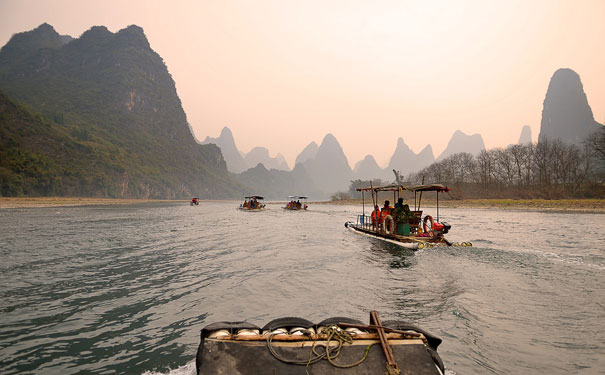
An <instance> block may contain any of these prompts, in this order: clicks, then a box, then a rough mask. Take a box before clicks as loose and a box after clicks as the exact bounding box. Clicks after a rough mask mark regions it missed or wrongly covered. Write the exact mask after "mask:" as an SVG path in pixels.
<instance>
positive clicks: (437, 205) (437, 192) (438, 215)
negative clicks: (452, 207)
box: [437, 190, 439, 222]
mask: <svg viewBox="0 0 605 375" xmlns="http://www.w3.org/2000/svg"><path fill="white" fill-rule="evenodd" d="M437 222H439V190H437Z"/></svg>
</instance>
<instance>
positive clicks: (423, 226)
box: [422, 215, 435, 233]
mask: <svg viewBox="0 0 605 375" xmlns="http://www.w3.org/2000/svg"><path fill="white" fill-rule="evenodd" d="M429 220H430V221H431V227H430V229H427V226H426V222H427V221H429ZM434 225H435V222H434V221H433V217H432V216H431V215H426V216H425V217H424V221H423V222H422V229H423V230H424V233H428V232H432V231H433V226H434Z"/></svg>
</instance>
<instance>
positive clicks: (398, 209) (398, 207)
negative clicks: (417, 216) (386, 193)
mask: <svg viewBox="0 0 605 375" xmlns="http://www.w3.org/2000/svg"><path fill="white" fill-rule="evenodd" d="M413 216H414V213H413V212H412V211H411V210H410V206H408V205H407V204H404V203H403V198H399V200H398V201H397V203H395V218H394V219H395V221H396V222H397V223H404V224H409V223H410V218H412V217H413Z"/></svg>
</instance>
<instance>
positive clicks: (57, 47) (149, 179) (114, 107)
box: [0, 24, 602, 199]
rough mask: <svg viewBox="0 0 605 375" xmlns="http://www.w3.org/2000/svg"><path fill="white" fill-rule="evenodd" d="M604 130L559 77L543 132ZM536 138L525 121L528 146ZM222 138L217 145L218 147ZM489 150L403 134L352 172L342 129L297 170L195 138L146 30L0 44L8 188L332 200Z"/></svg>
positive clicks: (0, 150)
mask: <svg viewBox="0 0 605 375" xmlns="http://www.w3.org/2000/svg"><path fill="white" fill-rule="evenodd" d="M601 128H602V125H601V124H599V123H597V122H596V121H594V117H593V114H592V111H591V109H590V106H589V105H588V101H587V98H586V94H585V93H584V90H583V87H582V83H581V81H580V77H579V75H578V74H577V73H575V72H574V71H572V70H570V69H560V70H558V71H556V72H555V74H554V75H553V77H552V79H551V81H550V84H549V87H548V91H547V93H546V98H545V100H544V108H543V111H542V122H541V129H540V135H539V140H540V142H542V141H545V140H546V139H561V140H563V141H565V142H569V143H572V144H576V145H582V142H583V141H584V140H585V139H586V137H589V136H590V135H591V134H592V133H594V132H595V131H597V130H599V129H601ZM528 142H531V129H530V128H529V126H527V125H526V126H524V127H523V129H522V131H521V135H520V137H519V143H528ZM217 146H218V147H217ZM483 150H485V145H484V142H483V139H482V137H481V135H479V134H473V135H466V134H465V133H463V132H462V131H460V130H456V131H455V132H454V133H453V135H452V138H451V139H450V141H449V143H448V145H447V147H446V149H445V150H444V151H443V153H442V154H441V155H439V156H438V157H437V158H435V156H434V154H433V149H432V147H431V145H426V146H425V147H424V148H423V149H422V151H420V152H419V153H418V154H416V153H415V152H413V151H412V150H411V148H410V147H409V146H408V145H407V144H406V143H405V141H404V138H398V139H397V144H396V147H395V150H394V152H393V154H392V156H391V158H390V159H389V162H388V164H387V166H386V167H385V168H381V167H380V166H379V164H378V163H377V162H376V160H375V158H374V157H373V156H372V155H366V156H365V157H364V158H363V159H362V160H360V161H359V162H358V163H356V164H355V167H354V168H353V169H352V168H351V167H350V164H349V161H348V160H347V157H346V156H345V153H344V152H343V149H342V147H341V146H340V144H339V142H338V140H337V139H336V137H334V136H333V135H332V134H327V135H326V136H325V137H324V139H323V140H322V142H321V144H320V145H318V144H317V143H315V142H311V143H309V145H307V146H306V147H305V148H304V149H303V150H302V151H301V152H300V154H299V155H298V156H297V158H296V162H295V165H294V167H293V169H292V170H290V168H289V166H288V164H287V163H286V161H285V159H284V157H283V156H282V155H280V154H277V155H276V156H274V157H272V156H271V155H270V153H269V150H268V149H266V148H264V147H261V146H259V147H255V148H254V149H252V150H250V152H248V153H246V154H244V153H242V152H240V151H239V150H238V149H237V146H236V143H235V140H234V137H233V134H232V132H231V130H230V129H229V128H227V127H225V128H224V129H223V130H222V131H221V134H220V135H219V137H217V138H211V137H206V139H205V140H204V142H202V144H199V143H198V142H196V141H195V139H194V137H193V135H192V133H191V127H190V125H189V124H188V123H187V119H186V115H185V112H184V111H183V108H182V106H181V101H180V99H179V97H178V96H177V93H176V88H175V84H174V81H173V80H172V77H171V76H170V74H169V73H168V69H167V68H166V66H165V65H164V62H163V60H162V58H161V57H160V56H159V55H158V54H157V53H155V52H154V51H153V50H152V49H151V48H150V46H149V42H148V41H147V38H146V37H145V34H144V32H143V30H142V29H141V28H140V27H137V26H129V27H127V28H125V29H123V30H120V31H119V32H117V33H112V32H110V31H109V30H107V29H106V28H105V27H103V26H95V27H92V28H91V29H90V30H88V31H86V32H85V33H84V34H82V36H80V37H79V38H77V39H74V38H71V37H69V36H65V35H59V34H58V33H57V32H56V31H55V30H54V28H53V27H52V26H50V25H48V24H42V25H40V26H39V27H38V28H36V29H34V30H32V31H28V32H24V33H18V34H15V35H13V37H12V38H11V39H10V40H9V42H8V43H7V44H6V45H5V46H4V47H2V49H1V50H0V194H2V195H20V194H22V195H34V196H35V195H72V196H108V197H146V198H189V197H191V196H200V197H202V198H229V197H231V198H233V197H236V196H240V195H241V194H245V193H256V194H261V195H267V197H269V198H273V199H283V198H284V197H285V196H286V195H294V194H299V195H300V194H306V195H310V196H311V198H312V199H321V198H327V197H329V196H330V195H331V194H333V193H335V192H336V191H342V190H347V189H348V186H349V183H350V181H351V180H353V179H363V180H369V179H376V178H380V179H383V180H386V181H393V180H394V174H393V172H392V170H393V169H395V170H397V171H399V172H400V173H401V174H402V175H408V174H410V173H413V172H417V171H419V170H420V169H422V168H424V167H426V166H429V165H430V164H432V163H434V162H435V161H440V160H443V159H445V158H447V157H449V156H451V155H454V154H456V153H459V152H468V153H471V154H475V155H476V154H478V153H480V152H481V151H483Z"/></svg>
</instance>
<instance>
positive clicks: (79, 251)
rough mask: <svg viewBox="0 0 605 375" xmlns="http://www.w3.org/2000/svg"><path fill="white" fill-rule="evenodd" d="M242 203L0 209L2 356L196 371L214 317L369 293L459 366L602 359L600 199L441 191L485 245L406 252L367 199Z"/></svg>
mask: <svg viewBox="0 0 605 375" xmlns="http://www.w3.org/2000/svg"><path fill="white" fill-rule="evenodd" d="M237 205H238V203H237V202H202V203H201V205H200V206H197V207H191V206H189V205H188V204H177V203H162V204H144V205H132V206H89V207H52V208H28V209H3V210H0V254H1V258H0V259H1V264H0V269H1V273H0V297H1V302H0V316H1V319H0V373H1V374H5V375H6V374H17V373H19V374H27V373H35V374H41V373H44V374H45V375H52V374H76V373H87V374H114V373H117V374H147V375H149V374H171V375H175V374H179V375H185V374H187V375H189V374H194V372H195V365H194V358H195V353H196V350H197V345H198V344H199V331H200V329H201V328H203V327H204V326H205V325H207V324H209V323H212V322H216V321H223V320H232V321H237V320H247V321H249V322H251V323H256V324H258V325H260V326H262V325H264V324H265V323H267V322H268V321H270V320H271V319H273V318H276V317H281V316H299V317H304V318H307V319H309V320H311V321H316V322H317V321H320V320H323V319H324V318H327V317H331V316H349V317H352V318H357V319H360V320H362V321H364V322H367V321H368V319H369V311H370V310H378V311H379V312H380V315H381V317H382V319H383V320H386V319H401V320H408V321H410V322H413V323H416V324H418V325H420V326H421V327H423V328H425V329H426V330H428V331H429V332H431V333H433V334H435V335H437V336H439V337H441V338H442V339H443V344H442V345H441V346H440V347H439V353H440V354H441V357H442V359H443V360H444V362H445V364H446V367H447V368H448V373H450V374H488V373H491V374H570V373H573V374H603V373H604V369H605V215H603V214H590V213H557V212H532V211H506V210H494V209H447V208H445V209H444V208H442V209H441V210H440V214H441V216H442V219H444V220H445V221H447V222H449V223H450V224H452V230H451V233H450V234H449V235H448V236H447V237H448V239H449V240H450V241H455V242H462V241H471V242H472V243H473V245H474V246H473V247H440V248H427V249H423V250H420V251H417V252H413V251H411V250H405V249H402V248H400V247H397V246H396V245H391V244H388V243H384V242H382V241H379V240H375V239H370V238H367V237H364V236H361V235H358V234H355V233H352V232H350V231H348V230H347V229H346V228H345V227H344V225H343V224H344V222H345V221H347V220H353V219H354V217H355V215H356V214H357V213H359V210H360V207H355V206H339V205H310V208H309V211H306V212H290V211H285V210H282V209H281V208H280V206H279V205H277V204H269V205H268V209H267V210H266V211H265V212H240V211H238V210H236V206H237ZM431 211H432V210H431V209H430V208H428V209H426V210H425V212H427V213H431Z"/></svg>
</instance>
